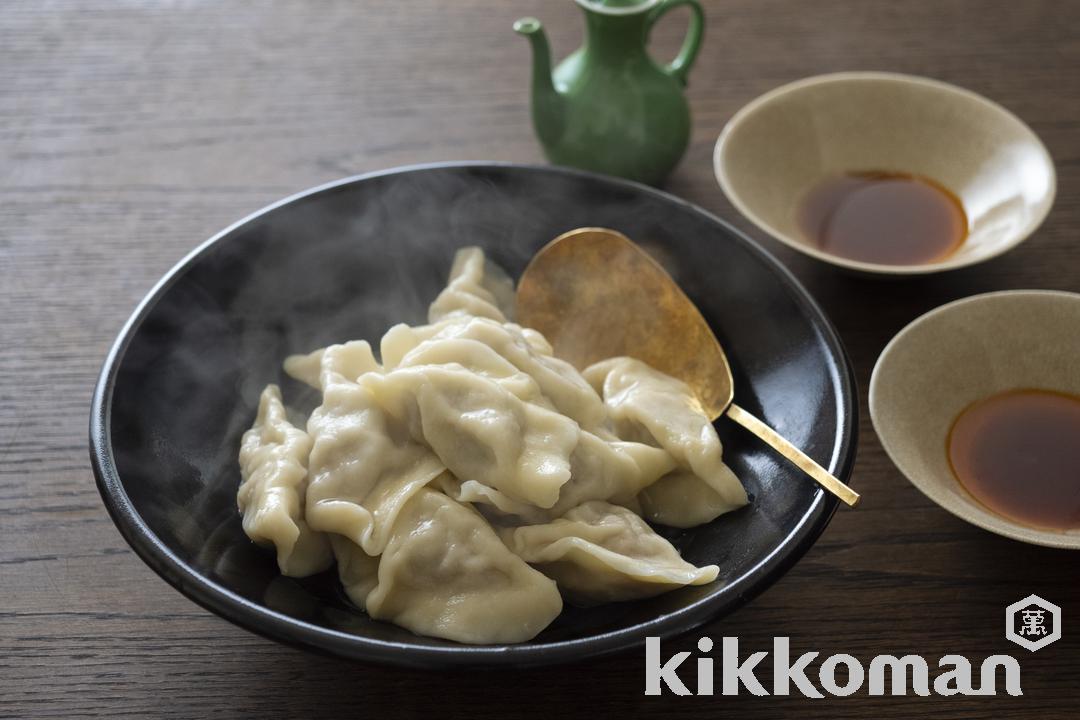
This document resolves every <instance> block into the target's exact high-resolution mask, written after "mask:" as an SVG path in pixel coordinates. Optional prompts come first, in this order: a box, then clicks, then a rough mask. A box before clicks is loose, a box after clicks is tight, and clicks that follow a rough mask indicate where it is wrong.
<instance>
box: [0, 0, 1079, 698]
mask: <svg viewBox="0 0 1080 720" xmlns="http://www.w3.org/2000/svg"><path fill="white" fill-rule="evenodd" d="M530 12H531V13H533V14H536V15H538V16H540V17H541V18H543V20H544V21H545V23H546V24H547V25H548V27H549V29H550V32H551V35H552V37H553V38H554V40H555V47H556V51H557V52H558V53H559V54H562V53H564V52H566V51H568V50H570V49H572V48H573V47H575V46H576V44H577V42H578V40H579V38H580V18H579V13H578V11H577V9H576V8H575V7H574V6H573V4H572V3H571V2H570V1H569V0H562V1H561V2H553V1H552V0H549V1H548V2H541V1H540V0H530V1H529V2H519V3H514V4H513V5H511V4H510V3H505V2H498V1H497V0H454V1H453V2H434V1H433V0H410V1H409V2H392V1H391V0H383V1H380V2H360V1H358V0H320V1H318V2H314V1H313V2H301V1H300V0H295V1H293V2H284V1H282V2H265V1H262V0H258V1H256V0H250V1H249V2H234V1H221V2H175V3H174V2H169V3H166V2H119V1H117V2H114V3H106V2H83V1H79V0H71V1H70V2H45V1H44V0H42V1H37V0H28V1H26V2H5V3H3V4H2V5H0V154H2V158H3V161H2V162H0V318H2V320H0V716H2V717H19V718H22V717H58V718H72V717H80V716H88V717H151V716H160V717H184V718H192V717H234V716H252V717H339V716H340V717H361V716H364V717H377V716H381V715H386V716H396V715H402V716H448V715H452V716H458V715H460V716H468V717H476V718H488V717H490V718H495V717H506V716H512V715H523V716H537V717H545V716H546V717H558V716H562V715H568V714H571V712H582V713H588V714H595V713H605V714H609V715H611V716H619V715H622V714H630V715H638V714H642V715H644V714H658V715H659V714H664V715H666V716H675V717H680V716H682V717H691V716H701V715H704V716H731V717H746V718H756V717H762V718H764V717H780V716H787V715H795V714H798V715H799V716H801V717H806V718H810V717H821V718H854V717H889V718H893V717H896V718H899V717H908V716H915V715H924V716H926V717H935V718H968V719H974V718H995V719H996V718H1006V717H1007V718H1034V717H1040V718H1067V717H1076V715H1077V710H1078V706H1080V652H1078V651H1080V630H1077V629H1076V628H1077V626H1076V624H1075V621H1074V620H1073V619H1074V618H1077V617H1080V598H1078V597H1077V589H1078V585H1077V556H1075V555H1073V554H1069V553H1066V552H1063V551H1054V550H1047V549H1040V548H1035V547H1028V546H1025V545H1021V544H1019V543H1015V542H1011V541H1008V540H1005V539H1002V538H999V537H996V536H993V535H990V534H988V533H985V532H982V531H980V530H977V529H975V528H973V527H970V526H968V525H965V524H964V523H962V522H961V521H959V520H957V519H955V518H953V517H952V516H951V515H948V514H946V513H945V512H944V511H942V510H940V509H938V508H937V507H935V506H934V505H932V504H931V503H930V502H929V501H928V500H927V499H925V498H924V497H923V496H922V495H921V494H919V493H918V492H917V491H916V490H914V489H913V488H912V487H911V486H910V485H909V484H908V483H907V482H906V481H905V480H904V479H903V478H902V477H901V476H900V475H899V473H898V472H897V471H896V470H895V469H894V468H893V466H892V465H891V463H890V462H889V460H888V458H887V457H886V456H885V455H884V453H883V451H882V449H881V446H880V444H879V443H878V441H877V439H876V437H875V435H874V433H873V430H872V429H871V426H870V423H869V419H868V416H867V412H866V402H865V390H864V392H863V395H862V401H861V408H860V410H861V412H862V420H861V424H860V443H861V445H860V452H859V460H858V465H857V469H856V472H855V476H854V479H853V483H854V484H855V486H856V487H857V488H858V489H859V490H860V491H861V492H862V493H863V494H864V498H865V500H864V502H863V504H862V506H861V507H860V508H859V509H858V510H857V511H840V512H839V513H838V514H837V516H836V518H835V520H834V521H833V523H832V525H831V526H830V527H829V529H828V530H827V531H826V533H825V534H824V536H823V537H822V538H821V540H820V541H819V542H818V543H817V545H816V546H815V547H814V548H813V549H812V550H811V551H810V553H809V554H808V555H807V556H806V557H805V559H804V560H803V561H802V562H800V563H799V564H798V565H797V566H796V567H795V569H793V570H792V571H791V572H790V573H789V574H788V575H787V576H785V577H784V578H783V579H782V580H781V581H780V582H779V583H777V584H776V585H775V586H774V587H773V588H771V589H770V590H768V591H767V592H766V593H764V595H762V596H761V597H759V598H758V599H757V600H756V601H754V602H753V603H752V604H751V605H749V606H747V607H745V608H744V609H742V610H739V611H738V612H736V613H735V614H734V615H732V616H730V617H728V618H726V619H724V620H723V621H721V622H717V623H715V624H713V625H711V626H708V627H706V628H705V629H704V630H703V633H704V634H708V635H710V636H712V637H714V638H719V637H720V636H722V635H735V636H739V637H740V638H741V640H742V642H743V645H744V647H748V648H752V649H766V648H767V647H768V644H769V642H770V639H771V638H772V637H773V636H776V635H788V636H790V637H791V638H792V646H793V650H799V651H800V652H801V651H805V650H810V649H813V650H820V651H823V653H825V654H831V653H834V652H849V653H852V654H854V655H856V656H858V657H860V658H861V659H863V661H864V662H867V661H868V660H869V658H870V657H872V656H873V655H876V654H878V653H884V652H892V653H895V654H901V653H908V652H919V653H922V654H923V655H925V656H927V657H930V658H937V657H938V656H940V655H943V654H945V653H950V652H955V653H962V654H965V655H968V656H970V657H972V658H973V659H975V658H982V657H983V656H985V655H989V654H992V653H1012V654H1014V655H1016V656H1017V657H1018V658H1020V660H1021V662H1022V665H1023V687H1024V693H1025V695H1024V697H1022V698H1010V697H996V698H975V697H972V698H949V699H946V698H913V697H907V698H889V697H885V698H875V697H869V696H867V695H866V694H865V691H864V692H863V693H860V694H859V695H856V696H852V697H849V698H839V699H830V700H822V701H816V702H811V701H808V700H804V699H796V698H754V697H745V696H740V697H704V698H671V697H663V698H646V697H645V696H644V695H643V690H644V685H643V668H644V658H643V653H641V652H631V653H628V654H625V655H622V656H619V657H615V658H611V659H607V660H603V661H597V662H592V663H588V664H580V665H578V666H575V667H569V668H552V669H546V670H539V671H532V672H472V673H470V672H454V673H429V672H408V671H401V670H392V669H385V668H379V667H374V666H361V665H350V664H343V663H340V662H337V661H334V660H330V659H326V658H323V657H318V656H314V655H309V654H305V653H302V652H299V651H296V650H292V649H289V648H286V647H282V646H279V645H277V644H275V643H272V642H270V641H267V640H264V639H262V638H259V637H256V636H254V635H251V634H249V633H247V632H245V631H243V630H240V629H238V628H235V627H233V626H232V625H230V624H228V623H226V622H225V621H223V620H221V619H219V618H217V617H216V616H213V615H211V614H209V613H207V612H204V611H203V610H201V609H200V608H198V607H197V606H195V605H194V604H192V603H191V602H189V601H188V600H186V599H185V598H184V597H182V596H181V595H180V594H178V593H177V592H175V591H174V590H172V588H170V587H169V586H167V585H166V584H165V583H164V582H163V581H161V580H160V579H158V578H157V576H156V575H154V574H153V572H151V571H150V570H149V569H148V568H147V567H146V566H144V565H143V563H142V562H141V561H140V560H139V559H138V558H137V557H135V556H134V555H133V554H132V553H131V552H130V551H129V550H128V549H127V547H126V545H125V544H124V542H123V540H122V539H121V537H120V535H119V533H117V531H116V530H115V529H114V527H113V525H112V523H111V521H110V520H109V518H108V517H107V515H106V513H105V511H104V509H103V507H102V504H101V501H100V500H99V498H98V495H97V491H96V489H95V487H94V483H93V479H92V476H91V473H90V469H89V463H88V460H87V452H86V440H85V436H86V422H87V412H88V406H89V399H90V392H91V389H92V386H93V382H94V380H95V376H96V373H97V371H98V368H99V367H100V363H101V362H102V360H103V358H104V355H105V352H106V349H107V347H108V345H109V344H110V342H111V341H112V339H113V337H114V336H115V334H116V333H117V331H118V330H119V328H120V326H121V324H122V323H123V321H124V320H125V318H126V317H127V315H128V314H129V313H130V311H131V310H132V308H133V307H134V305H135V303H136V302H137V301H138V300H139V298H140V297H141V296H142V295H143V294H144V293H145V292H146V291H147V290H148V289H149V288H150V287H151V285H152V284H153V283H154V282H155V280H156V279H157V278H158V277H159V276H160V275H161V274H162V273H163V272H164V271H165V270H167V269H168V268H169V267H170V266H171V265H172V264H173V263H174V262H175V261H176V260H177V259H179V258H180V257H181V256H182V255H183V254H184V253H186V252H187V251H188V250H189V249H190V248H192V247H193V246H194V245H195V244H197V243H198V242H200V241H201V240H202V239H204V238H205V237H207V236H209V235H210V234H212V233H213V232H215V231H216V230H218V229H219V228H221V227H223V226H225V225H226V224H228V223H230V222H232V221H233V220H235V219H237V218H239V217H241V216H243V215H245V214H247V213H248V212H250V211H253V210H255V209H257V208H259V207H260V206H262V205H264V204H265V203H267V202H270V201H272V200H275V199H277V198H279V197H281V196H283V195H286V194H288V193H291V192H294V191H297V190H300V189H303V188H306V187H308V186H311V185H314V184H317V183H321V182H324V181H328V180H332V179H335V178H338V177H341V176H344V175H349V174H353V173H358V172H362V171H366V170H373V169H377V168H383V167H389V166H393V165H399V164H407V163H416V162H423V161H433V160H447V159H500V160H518V161H538V160H540V156H539V153H538V150H537V148H536V146H535V144H534V142H533V139H532V135H531V131H530V128H529V125H528V104H527V88H526V78H527V74H528V60H529V59H528V51H527V48H526V46H525V43H524V42H523V41H521V40H520V38H517V37H515V36H514V34H513V33H512V32H510V27H509V26H510V23H511V22H512V21H513V20H514V19H515V18H516V17H517V16H519V15H523V14H527V13H530ZM707 13H708V19H709V26H708V32H707V37H706V42H705V46H704V51H703V53H702V56H701V58H700V62H699V64H698V67H697V68H696V70H695V71H694V73H693V74H692V76H691V87H690V90H689V95H690V99H691V102H692V104H693V109H694V114H695V130H694V136H693V142H692V146H691V148H690V150H689V152H688V153H687V155H686V158H685V160H684V162H683V163H682V165H681V167H680V168H679V169H678V171H677V172H676V174H675V175H674V176H673V177H672V178H671V180H670V182H669V184H668V189H669V190H670V191H672V192H674V193H676V194H678V195H681V196H683V197H686V198H688V199H690V200H691V201H693V202H696V203H698V204H700V205H702V206H704V207H706V208H708V209H710V210H712V211H714V212H716V213H718V214H719V215H721V216H722V217H725V218H727V219H729V220H731V221H733V222H734V223H735V224H736V225H738V226H739V227H741V228H743V229H744V230H746V231H747V232H748V233H749V234H750V235H751V236H752V237H754V238H755V239H757V240H759V241H761V242H762V243H763V244H764V245H765V246H766V247H768V249H769V250H771V251H773V252H774V253H775V254H776V255H777V256H778V257H779V258H780V259H781V260H782V261H783V262H785V263H786V264H788V266H789V267H791V268H792V269H793V271H794V272H795V273H796V274H797V275H798V276H799V278H800V279H801V280H802V281H803V282H804V283H806V285H807V286H808V287H809V289H810V290H811V292H812V293H813V294H814V295H815V296H816V297H817V298H818V299H819V300H820V301H821V302H822V303H823V305H824V306H825V308H826V309H827V311H828V312H829V313H830V315H831V316H832V318H833V320H834V321H835V323H836V325H837V327H838V328H839V330H840V333H841V335H842V336H843V339H844V340H845V342H846V343H847V346H848V348H849V350H850V353H851V357H852V359H853V361H854V363H855V366H856V368H857V375H858V380H859V383H860V385H861V387H862V388H864V389H865V387H866V385H867V382H868V379H869V374H870V370H871V368H872V366H873V363H874V360H875V359H876V357H877V354H878V353H879V352H880V350H881V348H882V347H883V346H884V344H885V343H886V342H887V340H888V339H889V338H890V337H891V336H892V335H893V334H894V333H895V332H896V331H897V330H898V329H899V328H901V327H902V326H903V325H904V324H906V323H907V322H909V321H910V320H911V319H913V318H914V317H916V316H917V315H919V314H921V313H922V312H924V311H925V310H927V309H929V308H931V307H934V306H936V305H939V304H941V303H943V302H945V301H948V300H951V299H953V298H957V297H961V296H964V295H968V294H972V293H976V292H981V291H987V290H993V289H1000V288H1026V287H1039V288H1058V289H1065V290H1074V291H1075V290H1080V249H1078V245H1077V243H1078V237H1080V199H1078V198H1080V194H1078V189H1080V188H1078V186H1080V40H1078V38H1080V34H1078V33H1077V27H1080V3H1075V2H1060V1H1055V0H1040V1H1032V0H1026V1H1025V2H1016V1H1015V0H905V1H904V2H895V0H858V1H856V0H849V1H847V2H844V1H842V0H815V1H814V2H805V1H804V0H785V1H781V0H724V1H723V2H721V1H719V0H717V1H716V2H708V3H707ZM676 15H678V14H676ZM683 22H684V20H683V19H682V17H681V16H680V17H678V18H676V17H673V18H671V19H668V20H666V21H665V22H664V23H663V24H662V26H661V27H660V28H658V30H657V33H656V37H655V41H656V42H655V44H656V47H657V52H658V53H663V54H671V53H673V52H674V50H675V47H676V46H677V42H678V40H679V38H680V37H681V32H682V27H683ZM843 69H887V70H897V71H902V72H912V73H919V74H925V75H930V76H934V77H938V78H941V79H944V80H947V81H951V82H955V83H958V84H961V85H964V86H967V87H969V88H971V89H973V90H975V91H977V92H980V93H983V94H985V95H987V96H989V97H991V98H994V99H996V100H998V101H1000V102H1001V103H1003V104H1004V105H1005V106H1007V107H1009V108H1010V109H1012V110H1013V111H1015V112H1016V113H1018V114H1019V115H1020V116H1021V117H1023V118H1024V119H1025V120H1027V121H1028V122H1029V123H1030V124H1031V126H1032V127H1033V128H1034V129H1035V130H1036V132H1038V133H1039V134H1040V135H1041V137H1042V138H1043V139H1044V141H1045V142H1046V144H1047V145H1048V147H1049V149H1050V152H1051V154H1052V155H1053V156H1054V159H1055V161H1056V163H1057V168H1058V172H1059V193H1058V199H1057V203H1056V205H1055V208H1054V210H1053V212H1052V214H1051V215H1050V218H1049V219H1048V220H1047V222H1046V224H1045V225H1044V226H1043V227H1042V228H1041V229H1040V230H1039V231H1038V233H1037V234H1036V235H1035V236H1034V237H1033V238H1032V239H1031V240H1030V241H1029V242H1028V243H1026V244H1025V245H1023V246H1022V247H1021V248H1019V249H1017V250H1015V251H1014V252H1011V253H1009V254H1007V255H1006V256H1004V257H1002V258H999V259H997V260H994V261H992V262H989V263H987V264H985V265H982V266H979V267H977V268H973V269H969V270H963V271H959V272H955V273H951V274H948V275H944V276H940V277H932V278H927V279H922V280H913V281H898V282H875V281H870V280H865V279H857V278H852V277H847V276H844V275H840V274H837V273H835V272H832V271H830V270H828V269H827V268H824V267H821V266H819V265H816V264H814V263H812V262H810V261H808V260H806V259H805V258H802V257H799V256H797V255H796V254H794V253H793V252H791V251H789V250H787V249H785V248H782V247H780V246H778V245H777V244H776V243H775V242H772V241H770V240H768V239H766V238H764V237H763V236H762V234H761V233H760V232H757V231H756V230H755V229H753V228H751V227H750V226H749V225H748V224H747V223H746V222H745V221H743V220H742V219H741V218H740V217H739V216H738V215H737V214H736V213H735V212H734V210H733V209H732V208H731V207H730V206H729V205H728V203H727V202H726V201H725V199H724V198H723V196H722V194H721V193H720V192H719V190H718V189H717V187H716V184H715V182H714V180H713V177H712V170H711V151H712V145H713V142H714V140H715V138H716V135H717V133H718V132H719V131H720V129H721V127H722V126H723V124H724V122H725V121H726V120H727V119H728V118H729V117H730V116H731V114H732V113H733V112H734V111H735V110H736V109H737V108H739V107H740V106H741V105H742V104H744V103H746V102H747V101H749V100H750V99H752V98H753V97H755V96H756V95H758V94H759V93H761V92H763V91H765V90H767V89H769V88H771V87H773V86H775V85H777V84H780V83H783V82H786V81H789V80H793V79H796V78H798V77H801V76H804V75H810V74H814V73H820V72H826V71H834V70H843ZM1030 592H1038V593H1040V594H1042V595H1044V596H1045V597H1047V598H1049V599H1051V600H1053V601H1055V602H1057V603H1058V604H1060V605H1062V606H1063V607H1064V612H1065V623H1066V624H1065V638H1064V639H1063V640H1062V641H1060V642H1058V643H1056V644H1055V645H1052V646H1051V647H1049V648H1046V649H1044V650H1042V651H1040V652H1038V653H1035V654H1028V653H1027V652H1026V651H1023V650H1020V649H1018V648H1016V647H1015V646H1012V645H1010V644H1008V643H1007V642H1006V641H1005V640H1004V638H1003V633H1002V613H1003V608H1004V607H1005V606H1006V605H1007V604H1008V603H1010V602H1012V601H1014V600H1017V599H1019V598H1020V597H1023V596H1025V595H1027V594H1028V593H1030ZM696 637H697V636H696V635H695V636H693V637H690V638H685V639H683V640H680V641H677V642H674V643H672V644H671V645H670V649H671V650H672V651H674V650H675V649H682V648H686V649H689V648H690V647H691V643H692V642H693V641H694V640H695V639H696Z"/></svg>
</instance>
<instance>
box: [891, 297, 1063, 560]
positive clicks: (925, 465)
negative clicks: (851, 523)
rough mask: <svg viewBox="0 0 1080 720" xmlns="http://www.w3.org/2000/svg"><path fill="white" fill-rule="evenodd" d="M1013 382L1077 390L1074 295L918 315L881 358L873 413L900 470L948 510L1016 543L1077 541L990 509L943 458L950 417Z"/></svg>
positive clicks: (973, 300)
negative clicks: (1020, 522)
mask: <svg viewBox="0 0 1080 720" xmlns="http://www.w3.org/2000/svg"><path fill="white" fill-rule="evenodd" d="M1013 388H1043V389H1047V390H1058V391H1061V392H1067V393H1073V394H1080V295H1077V294H1074V293H1067V292H1052V291H1042V290H1016V291H1007V292H996V293H989V294H986V295H976V296H974V297H969V298H965V299H963V300H957V301H956V302H953V303H949V304H948V305H944V306H942V307H939V308H937V309H935V310H932V311H930V312H929V313H927V314H926V315H923V316H922V317H920V318H919V319H918V320H916V321H914V322H913V323H911V324H910V325H908V326H907V327H906V328H904V329H903V330H901V331H900V332H899V333H898V334H897V336H896V337H894V338H893V339H892V341H891V342H890V343H889V344H888V345H887V346H886V347H885V350H883V351H882V353H881V357H879V358H878V361H877V365H876V366H875V367H874V373H873V375H872V376H871V378H870V417H871V419H872V420H873V423H874V429H875V430H876V431H877V434H878V437H879V438H880V439H881V444H882V445H883V446H884V447H885V451H886V452H887V453H888V454H889V457H890V458H892V461H893V462H894V463H896V466H897V467H898V468H899V469H900V472H902V473H903V474H904V475H906V476H907V478H908V480H910V481H911V483H912V484H913V485H915V487H917V488H918V489H919V490H921V491H922V492H923V493H924V494H925V495H926V496H927V497H929V498H930V499H931V500H933V501H934V502H936V503H937V504H938V505H940V506H941V507H943V508H945V509H946V510H948V511H949V512H951V513H952V514H954V515H956V516H957V517H960V518H962V519H964V520H967V521H968V522H970V523H972V524H974V525H978V526H979V527H981V528H985V529H987V530H990V531H992V532H995V533H998V534H999V535H1004V536H1006V537H1010V538H1014V539H1016V540H1022V541H1023V542H1028V543H1034V544H1036V545H1048V546H1050V547H1058V548H1071V549H1080V531H1069V532H1055V531H1049V530H1038V529H1034V528H1030V527H1027V526H1024V525H1020V524H1018V523H1015V522H1012V521H1010V520H1006V519H1005V518H1003V517H1001V516H1000V515H997V514H995V513H993V512H991V511H990V510H988V509H987V508H986V507H984V506H983V505H982V504H980V503H979V502H978V501H977V500H975V499H974V498H973V497H971V496H970V495H969V494H968V493H967V491H966V490H964V489H963V487H961V486H960V484H959V483H958V482H957V480H956V478H955V476H954V475H953V473H952V469H951V468H950V467H949V460H948V456H947V454H946V448H945V443H946V438H947V436H948V433H949V429H950V427H952V423H953V420H955V419H956V416H957V415H959V414H960V412H961V411H962V410H963V409H964V408H965V407H967V406H968V405H969V404H971V403H972V402H974V401H976V400H979V399H980V398H984V397H986V396H987V395H992V394H994V393H996V392H1000V391H1004V390H1009V389H1013Z"/></svg>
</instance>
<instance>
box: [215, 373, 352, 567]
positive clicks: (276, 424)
mask: <svg viewBox="0 0 1080 720" xmlns="http://www.w3.org/2000/svg"><path fill="white" fill-rule="evenodd" d="M310 450H311V438H310V437H308V434H307V433H305V432H304V431H303V430H300V429H298V428H296V427H293V426H292V424H290V423H289V421H288V419H287V418H286V416H285V406H284V405H283V404H282V402H281V391H280V390H279V389H278V387H277V385H267V386H266V389H265V390H263V391H262V394H261V395H260V396H259V410H258V414H257V415H256V417H255V424H254V425H253V426H252V428H251V429H250V430H248V431H247V432H245V433H244V436H243V439H242V440H241V441H240V477H241V483H240V489H239V490H238V491H237V493H236V504H237V506H238V507H239V508H240V512H242V513H243V515H244V519H243V526H244V532H245V533H246V534H247V536H248V537H249V538H251V539H252V540H253V541H255V542H257V543H261V544H271V545H273V546H274V548H275V549H276V551H277V563H278V567H279V568H280V569H281V573H282V574H283V575H288V576H290V577H305V576H307V575H312V574H314V573H317V572H321V571H323V570H325V569H327V568H328V567H330V563H331V556H330V546H329V544H328V542H327V539H326V538H325V537H323V536H322V535H321V534H319V533H318V532H315V531H314V530H312V529H311V528H310V527H309V526H308V524H307V522H306V521H305V519H304V504H305V493H306V490H307V484H308V469H307V461H308V452H309V451H310Z"/></svg>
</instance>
